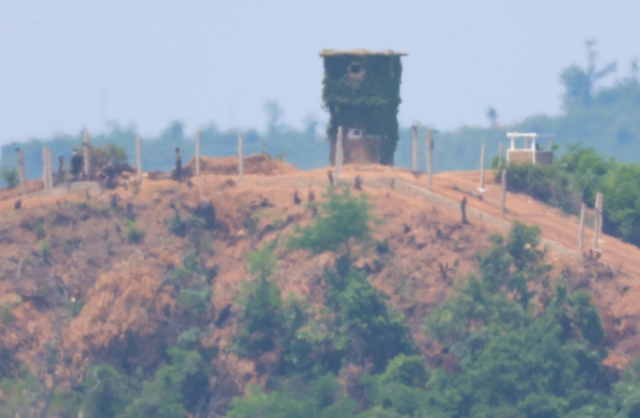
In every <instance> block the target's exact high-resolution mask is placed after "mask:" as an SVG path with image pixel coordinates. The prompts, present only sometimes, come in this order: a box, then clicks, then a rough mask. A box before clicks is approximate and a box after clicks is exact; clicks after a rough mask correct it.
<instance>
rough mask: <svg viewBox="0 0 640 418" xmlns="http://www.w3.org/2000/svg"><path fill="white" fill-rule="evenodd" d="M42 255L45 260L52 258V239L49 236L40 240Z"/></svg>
mask: <svg viewBox="0 0 640 418" xmlns="http://www.w3.org/2000/svg"><path fill="white" fill-rule="evenodd" d="M40 255H42V258H44V259H45V260H48V259H49V258H51V240H50V239H49V238H45V239H43V240H42V241H40Z"/></svg>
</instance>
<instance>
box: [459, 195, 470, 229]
mask: <svg viewBox="0 0 640 418" xmlns="http://www.w3.org/2000/svg"><path fill="white" fill-rule="evenodd" d="M460 212H462V224H464V225H466V224H468V223H469V221H467V197H466V196H465V197H463V198H462V202H460Z"/></svg>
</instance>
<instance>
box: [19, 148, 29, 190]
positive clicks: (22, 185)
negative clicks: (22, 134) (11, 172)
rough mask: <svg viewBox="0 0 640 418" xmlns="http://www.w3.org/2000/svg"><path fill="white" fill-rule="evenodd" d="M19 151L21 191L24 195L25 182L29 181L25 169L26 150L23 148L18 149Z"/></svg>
mask: <svg viewBox="0 0 640 418" xmlns="http://www.w3.org/2000/svg"><path fill="white" fill-rule="evenodd" d="M17 152H18V176H19V177H20V192H21V194H22V195H24V194H25V192H26V190H25V187H26V185H25V183H26V182H27V179H26V175H25V171H24V151H23V150H22V148H18V149H17Z"/></svg>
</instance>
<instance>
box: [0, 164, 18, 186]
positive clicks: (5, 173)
mask: <svg viewBox="0 0 640 418" xmlns="http://www.w3.org/2000/svg"><path fill="white" fill-rule="evenodd" d="M0 175H1V176H2V180H4V181H5V183H7V186H8V187H9V188H13V187H16V186H17V185H18V184H20V176H19V174H18V169H17V168H15V167H14V168H9V167H5V166H2V167H1V168H0Z"/></svg>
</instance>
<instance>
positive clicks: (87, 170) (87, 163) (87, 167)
mask: <svg viewBox="0 0 640 418" xmlns="http://www.w3.org/2000/svg"><path fill="white" fill-rule="evenodd" d="M84 174H85V176H86V177H87V181H91V152H90V150H89V131H87V130H86V129H85V130H84Z"/></svg>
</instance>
